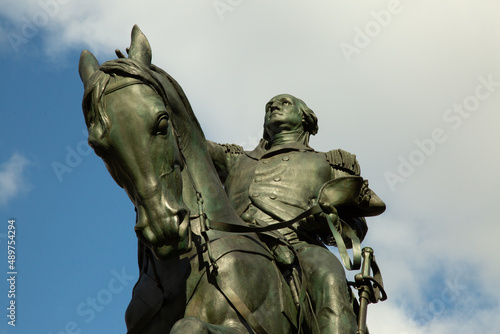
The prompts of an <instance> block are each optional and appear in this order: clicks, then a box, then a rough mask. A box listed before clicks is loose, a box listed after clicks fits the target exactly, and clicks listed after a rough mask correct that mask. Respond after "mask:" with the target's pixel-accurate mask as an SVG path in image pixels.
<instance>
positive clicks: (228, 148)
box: [220, 144, 245, 154]
mask: <svg viewBox="0 0 500 334" xmlns="http://www.w3.org/2000/svg"><path fill="white" fill-rule="evenodd" d="M220 145H221V146H222V147H223V148H224V153H226V154H243V153H244V152H245V151H244V150H243V147H241V146H240V145H236V144H220Z"/></svg>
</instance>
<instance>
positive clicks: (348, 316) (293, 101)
mask: <svg viewBox="0 0 500 334" xmlns="http://www.w3.org/2000/svg"><path fill="white" fill-rule="evenodd" d="M317 131H318V125H317V117H316V115H315V114H314V112H313V111H312V110H311V109H309V108H308V107H307V106H306V104H305V103H304V102H303V101H302V100H300V99H298V98H296V97H294V96H291V95H288V94H282V95H278V96H275V97H273V98H272V99H271V100H270V101H269V102H268V103H267V104H266V114H265V120H264V136H263V138H262V139H261V141H260V143H259V145H258V146H257V147H256V148H255V149H254V150H253V151H244V150H243V149H242V148H241V147H239V146H236V145H226V144H225V145H220V144H216V143H213V142H210V141H209V142H208V144H207V145H208V148H209V152H210V155H211V157H212V160H213V162H214V165H215V167H216V169H217V171H218V172H219V175H220V177H221V180H222V182H223V183H224V186H225V190H226V193H227V194H228V197H229V199H230V201H231V204H232V206H233V207H234V209H235V210H236V212H237V213H238V214H239V215H240V216H241V218H242V219H243V220H245V221H247V222H249V223H252V224H256V225H272V224H276V223H279V222H283V221H287V220H291V219H293V218H295V217H297V216H298V215H300V214H301V213H303V212H304V211H305V210H307V209H308V208H310V207H311V206H312V205H314V203H315V201H317V198H318V195H319V190H320V188H321V187H322V185H324V184H325V183H326V182H328V181H330V180H332V179H335V178H339V177H343V176H348V175H359V174H360V169H359V165H358V162H357V160H356V157H355V156H354V155H353V154H350V153H348V152H346V151H343V150H333V151H330V152H328V153H322V152H317V151H315V150H314V149H312V148H311V147H310V146H309V136H310V135H315V134H316V133H317ZM371 193H372V192H371V190H369V189H368V188H367V187H366V188H365V194H371ZM363 198H364V201H365V202H366V201H369V200H370V196H364V197H363ZM362 204H363V203H361V205H362ZM365 204H366V203H365ZM322 209H323V211H324V212H325V213H322V214H321V215H316V216H310V217H308V218H307V219H303V220H302V221H300V222H298V223H295V224H294V225H293V226H291V227H290V228H283V229H280V230H279V233H278V234H280V236H281V238H282V239H285V240H286V243H287V244H288V245H289V246H291V247H293V249H294V251H295V252H294V253H295V254H296V256H297V257H298V260H299V262H300V268H301V271H302V275H303V277H304V280H305V282H307V283H306V289H307V292H308V294H309V298H310V300H311V302H312V305H313V309H314V313H315V316H316V319H317V323H318V327H319V330H320V333H330V334H331V333H355V332H356V329H357V326H356V316H355V314H354V312H353V309H352V306H351V301H350V294H349V292H348V287H347V283H346V278H345V272H344V268H343V266H342V264H341V263H340V261H339V260H338V259H337V257H336V256H335V255H334V254H333V253H331V252H330V251H329V250H328V249H327V248H326V247H325V245H324V243H328V244H331V243H329V237H330V236H331V233H330V230H329V227H328V224H327V223H326V222H325V219H323V218H324V217H325V216H324V215H325V214H333V213H334V212H336V210H335V208H328V207H322ZM362 216H363V215H360V217H362ZM349 225H350V226H351V228H352V229H353V230H354V231H355V232H356V234H357V235H358V237H359V239H361V240H362V239H363V237H364V236H365V234H366V232H367V226H366V222H365V220H364V218H351V219H350V220H349ZM337 228H338V229H339V230H341V227H340V226H339V225H337ZM272 249H273V251H274V253H275V257H277V261H278V263H281V265H282V266H283V265H289V264H291V263H292V262H293V261H294V259H293V258H294V255H293V253H291V252H287V251H286V247H284V246H281V248H280V244H278V243H276V244H275V247H274V248H272Z"/></svg>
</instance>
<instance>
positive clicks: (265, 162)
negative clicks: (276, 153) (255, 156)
mask: <svg viewBox="0 0 500 334" xmlns="http://www.w3.org/2000/svg"><path fill="white" fill-rule="evenodd" d="M261 161H262V163H263V164H268V163H269V160H261Z"/></svg>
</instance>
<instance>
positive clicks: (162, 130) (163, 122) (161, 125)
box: [156, 116, 168, 135]
mask: <svg viewBox="0 0 500 334" xmlns="http://www.w3.org/2000/svg"><path fill="white" fill-rule="evenodd" d="M167 131H168V118H167V117H166V116H164V117H162V118H161V119H160V121H159V122H158V127H157V128H156V134H159V135H164V134H166V133H167Z"/></svg>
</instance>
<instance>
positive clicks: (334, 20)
mask: <svg viewBox="0 0 500 334" xmlns="http://www.w3.org/2000/svg"><path fill="white" fill-rule="evenodd" d="M0 8H2V9H1V10H0V45H1V46H0V59H1V61H2V63H3V66H2V68H3V73H2V76H1V78H0V82H1V87H2V95H1V96H2V104H1V122H0V250H1V249H4V250H3V251H0V255H1V254H4V255H2V256H3V257H4V265H3V266H2V267H1V268H3V269H2V270H4V276H5V277H6V276H7V274H6V273H7V269H8V268H7V251H6V247H7V240H8V239H7V238H6V234H7V225H8V220H9V219H11V218H14V219H15V220H16V223H15V224H16V233H17V234H16V266H17V271H18V275H17V280H16V306H17V308H16V312H17V313H16V316H17V317H16V327H15V328H14V327H12V326H9V325H7V318H6V315H7V310H6V309H5V308H4V311H3V312H4V315H3V316H2V317H1V318H0V319H3V320H1V321H0V333H43V334H50V333H52V334H60V333H72V332H74V333H123V332H125V324H124V312H125V309H126V307H127V305H128V302H129V300H130V296H131V289H132V286H133V284H134V283H135V281H136V279H137V273H138V269H137V260H136V247H137V240H136V237H135V234H134V231H133V225H134V217H135V215H134V210H133V206H132V204H131V203H130V201H129V200H128V198H127V196H126V195H125V193H124V192H123V190H122V189H120V188H119V187H118V186H117V185H116V184H115V183H114V181H113V180H112V178H111V177H110V176H109V174H108V172H107V171H106V169H105V167H104V165H103V163H102V161H101V160H100V159H99V158H98V157H96V156H95V154H94V153H93V152H92V151H91V150H90V148H89V147H88V146H87V144H86V133H85V131H86V128H85V123H84V120H83V115H82V112H81V97H82V93H83V92H82V91H83V87H82V84H81V82H80V78H79V76H78V70H77V67H78V59H79V55H80V52H81V50H83V49H89V50H90V51H91V52H93V53H94V54H95V55H96V57H97V58H98V60H99V61H100V62H101V63H102V62H104V61H106V60H109V59H114V58H115V55H114V49H116V48H119V49H121V50H122V51H124V49H125V48H126V47H127V46H129V43H130V31H131V29H132V26H133V24H135V23H137V24H139V26H140V27H141V29H142V30H143V32H144V33H145V34H146V36H147V37H148V39H149V41H150V43H151V45H152V48H153V62H154V63H155V64H156V65H158V66H160V67H162V68H163V69H165V70H166V71H167V72H169V73H170V74H171V75H173V76H174V78H176V79H177V80H178V81H179V83H180V84H181V86H182V87H183V88H184V90H185V91H186V94H187V96H188V98H189V99H190V102H191V104H192V106H193V109H194V111H195V113H196V114H197V116H198V118H199V121H200V123H201V125H202V127H203V129H204V130H205V134H206V136H207V138H210V139H212V140H215V141H218V142H233V143H238V144H240V145H243V146H244V147H246V148H252V146H254V145H255V144H256V142H257V141H258V139H259V136H260V135H261V132H262V130H261V129H262V119H263V110H264V105H265V103H266V102H267V101H268V100H269V99H270V98H271V97H272V96H274V95H277V94H279V93H283V92H285V93H291V94H294V95H296V96H298V97H300V98H302V99H303V100H304V101H305V102H306V103H307V104H308V105H309V106H310V107H311V108H312V109H313V110H314V111H315V112H316V114H317V116H318V118H319V125H320V131H319V133H318V135H317V136H316V137H314V138H313V139H312V141H311V144H312V146H313V147H315V148H316V149H318V150H322V151H327V150H330V149H334V148H343V149H346V150H348V151H350V152H352V153H355V154H356V155H357V156H358V159H359V161H360V163H361V168H362V174H363V175H364V176H365V177H366V178H367V179H369V181H370V185H371V187H372V188H373V189H374V190H375V191H376V192H377V194H378V195H379V196H380V197H381V198H382V199H383V200H384V201H385V202H386V203H387V205H388V210H387V212H386V213H385V214H384V215H382V216H380V217H376V218H372V219H370V220H369V226H370V231H369V233H368V237H367V239H366V241H365V245H369V246H372V247H373V248H374V249H375V253H376V256H377V260H378V262H379V264H380V266H381V269H382V272H383V274H384V279H385V283H386V288H387V291H388V293H389V300H387V301H386V302H384V303H381V304H377V305H375V306H370V308H369V319H368V322H369V326H370V329H371V331H372V332H373V333H386V334H421V333H431V334H438V333H439V334H442V333H464V334H465V333H472V332H495V331H497V328H498V327H499V326H500V320H499V318H498V314H499V313H500V307H499V305H498V300H499V299H500V293H499V292H498V291H496V290H494V289H491V281H492V280H494V279H495V278H496V277H499V276H500V269H498V266H496V263H498V259H497V257H496V254H497V253H498V250H499V246H498V243H497V234H498V232H500V228H499V227H498V224H497V219H498V218H497V217H498V216H499V215H500V207H499V206H498V204H497V200H498V191H497V189H498V188H499V186H500V178H499V177H498V175H497V173H498V170H500V154H499V153H500V148H499V145H498V143H499V142H500V134H499V132H498V129H497V128H498V125H499V124H500V114H499V113H498V110H499V107H500V62H499V61H500V42H499V41H500V22H499V21H498V18H497V13H498V12H499V9H500V5H499V4H497V3H496V2H493V1H473V0H459V1H456V0H455V1H452V0H446V1H445V0H444V1H440V2H439V3H436V2H433V1H419V2H417V1H409V0H401V1H378V0H377V1H370V4H367V3H358V2H356V3H352V2H349V1H330V2H327V1H318V2H317V3H315V5H314V6H312V5H311V4H309V5H307V4H306V3H305V2H299V1H287V2H285V1H275V2H272V3H268V2H250V1H244V0H242V1H226V0H220V1H209V2H205V1H192V2H180V1H146V2H141V3H140V5H139V2H130V3H128V2H127V3H125V2H122V1H106V2H103V1H101V2H99V1H96V0H89V1H85V2H77V1H70V0H45V1H44V0H42V1H35V0H33V1H32V0H21V1H17V2H15V3H13V2H11V1H2V0H0ZM30 29H31V30H30ZM349 275H352V274H349ZM7 292H8V285H7V281H6V280H1V283H0V305H4V306H5V307H7V305H8V302H9V300H8V298H7Z"/></svg>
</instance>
